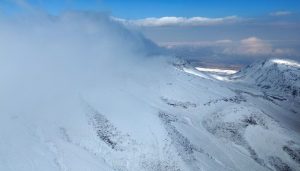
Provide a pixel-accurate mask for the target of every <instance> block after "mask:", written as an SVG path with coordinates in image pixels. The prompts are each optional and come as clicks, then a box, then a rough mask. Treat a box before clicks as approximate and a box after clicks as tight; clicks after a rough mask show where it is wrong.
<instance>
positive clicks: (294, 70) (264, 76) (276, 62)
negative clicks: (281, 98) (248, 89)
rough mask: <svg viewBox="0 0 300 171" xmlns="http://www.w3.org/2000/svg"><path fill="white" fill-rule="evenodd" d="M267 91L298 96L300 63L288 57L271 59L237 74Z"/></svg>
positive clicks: (237, 76) (239, 77)
mask: <svg viewBox="0 0 300 171" xmlns="http://www.w3.org/2000/svg"><path fill="white" fill-rule="evenodd" d="M234 78H238V79H241V80H243V81H245V82H247V81H248V82H250V84H255V85H257V86H258V87H260V88H262V89H263V90H265V91H273V92H274V91H275V92H278V94H281V95H289V96H290V97H294V98H298V99H299V96H300V64H299V63H297V62H295V61H291V60H287V59H269V60H264V61H260V62H257V63H254V64H252V65H250V66H248V67H247V68H245V69H243V70H242V71H240V73H238V74H237V75H235V77H234Z"/></svg>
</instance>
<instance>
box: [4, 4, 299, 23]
mask: <svg viewBox="0 0 300 171" xmlns="http://www.w3.org/2000/svg"><path fill="white" fill-rule="evenodd" d="M13 2H22V0H1V1H0V5H1V8H2V10H3V9H4V10H6V11H14V10H16V6H15V5H14V3H13ZM27 2H28V3H30V4H32V5H34V6H36V7H39V8H43V9H45V10H47V11H48V12H50V13H52V14H58V13H60V12H62V11H64V10H70V9H74V10H93V11H107V12H110V13H111V14H112V15H114V16H116V17H121V18H126V19H138V18H146V17H163V16H181V17H193V16H206V17H222V16H231V15H238V16H244V17H245V16H247V17H249V16H257V15H265V14H268V13H271V12H274V11H290V12H294V13H297V12H299V11H300V1H299V0H251V1H249V0H209V1H200V0H48V1H45V0H28V1H27Z"/></svg>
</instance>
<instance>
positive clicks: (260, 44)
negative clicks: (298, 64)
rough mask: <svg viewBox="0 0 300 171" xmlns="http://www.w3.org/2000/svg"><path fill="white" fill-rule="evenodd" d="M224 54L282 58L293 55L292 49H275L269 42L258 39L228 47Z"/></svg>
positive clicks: (248, 39) (245, 40) (250, 39)
mask: <svg viewBox="0 0 300 171" xmlns="http://www.w3.org/2000/svg"><path fill="white" fill-rule="evenodd" d="M223 52H224V53H225V54H234V55H247V56H281V55H290V54H292V53H293V51H292V50H291V49H286V48H274V47H273V46H272V44H271V43H269V42H268V41H265V40H262V39H260V38H257V37H248V38H246V39H242V40H240V41H239V42H238V43H236V44H233V45H232V46H227V47H226V48H225V49H224V51H223Z"/></svg>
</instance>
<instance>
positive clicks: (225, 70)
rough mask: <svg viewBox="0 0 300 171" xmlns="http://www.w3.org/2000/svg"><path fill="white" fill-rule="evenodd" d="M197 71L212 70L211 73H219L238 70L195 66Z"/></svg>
mask: <svg viewBox="0 0 300 171" xmlns="http://www.w3.org/2000/svg"><path fill="white" fill-rule="evenodd" d="M196 69H197V70H198V71H204V72H213V73H219V74H227V75H229V74H235V73H237V72H238V71H236V70H231V69H218V68H203V67H196Z"/></svg>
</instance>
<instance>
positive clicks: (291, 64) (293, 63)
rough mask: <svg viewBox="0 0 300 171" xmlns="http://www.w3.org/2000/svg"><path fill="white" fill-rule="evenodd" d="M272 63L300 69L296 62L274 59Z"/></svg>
mask: <svg viewBox="0 0 300 171" xmlns="http://www.w3.org/2000/svg"><path fill="white" fill-rule="evenodd" d="M271 61H272V62H274V63H276V64H282V65H287V66H293V67H300V64H299V63H297V62H296V61H292V60H287V59H272V60H271Z"/></svg>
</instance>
